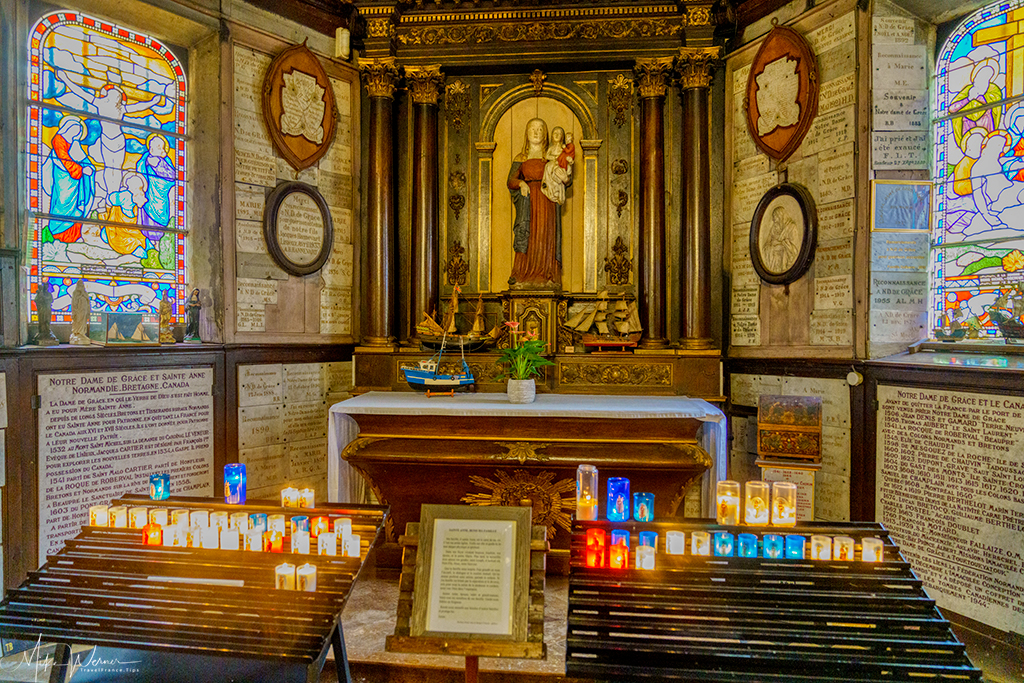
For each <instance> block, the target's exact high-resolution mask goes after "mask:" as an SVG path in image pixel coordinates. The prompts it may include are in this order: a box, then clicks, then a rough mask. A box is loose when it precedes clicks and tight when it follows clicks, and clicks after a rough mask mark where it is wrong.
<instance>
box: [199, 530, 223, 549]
mask: <svg viewBox="0 0 1024 683" xmlns="http://www.w3.org/2000/svg"><path fill="white" fill-rule="evenodd" d="M202 530H203V531H202V538H203V547H204V548H207V549H209V550H216V549H217V548H219V547H220V529H218V528H217V527H215V526H204V527H202Z"/></svg>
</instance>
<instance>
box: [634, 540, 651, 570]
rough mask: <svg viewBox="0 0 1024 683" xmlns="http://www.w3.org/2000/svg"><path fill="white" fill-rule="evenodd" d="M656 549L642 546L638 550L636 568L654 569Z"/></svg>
mask: <svg viewBox="0 0 1024 683" xmlns="http://www.w3.org/2000/svg"><path fill="white" fill-rule="evenodd" d="M654 552H655V551H654V548H652V547H651V546H649V545H640V546H637V548H636V560H635V561H636V568H637V569H654Z"/></svg>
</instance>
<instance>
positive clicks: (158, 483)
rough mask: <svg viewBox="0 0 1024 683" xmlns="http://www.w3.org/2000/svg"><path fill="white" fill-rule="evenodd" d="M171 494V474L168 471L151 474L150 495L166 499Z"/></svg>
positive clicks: (157, 498) (154, 498)
mask: <svg viewBox="0 0 1024 683" xmlns="http://www.w3.org/2000/svg"><path fill="white" fill-rule="evenodd" d="M170 495H171V475H170V474H168V473H166V472H161V473H159V474H151V475H149V497H150V498H151V499H152V500H166V499H167V498H169V497H170Z"/></svg>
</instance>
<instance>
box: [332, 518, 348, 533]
mask: <svg viewBox="0 0 1024 683" xmlns="http://www.w3.org/2000/svg"><path fill="white" fill-rule="evenodd" d="M333 531H334V534H335V535H336V536H337V537H338V538H344V537H345V536H348V535H350V534H351V533H352V520H351V519H349V518H348V517H337V518H335V520H334V529H333Z"/></svg>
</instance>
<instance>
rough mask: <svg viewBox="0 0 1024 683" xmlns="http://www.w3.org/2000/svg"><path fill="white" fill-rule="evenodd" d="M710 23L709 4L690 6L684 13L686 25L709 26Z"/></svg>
mask: <svg viewBox="0 0 1024 683" xmlns="http://www.w3.org/2000/svg"><path fill="white" fill-rule="evenodd" d="M710 24H711V5H702V6H700V7H691V8H690V11H689V12H687V13H686V25H687V26H709V25H710Z"/></svg>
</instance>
